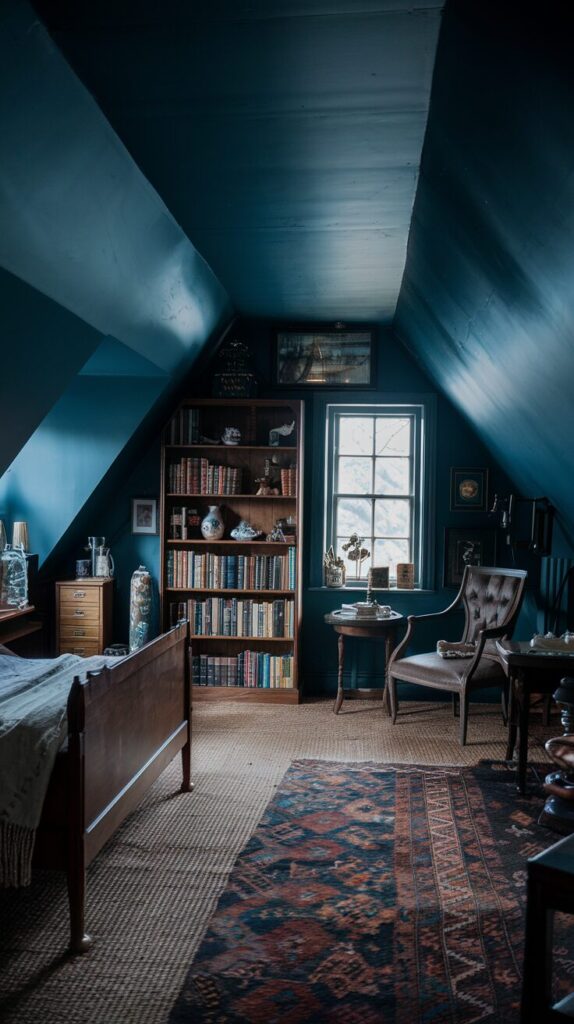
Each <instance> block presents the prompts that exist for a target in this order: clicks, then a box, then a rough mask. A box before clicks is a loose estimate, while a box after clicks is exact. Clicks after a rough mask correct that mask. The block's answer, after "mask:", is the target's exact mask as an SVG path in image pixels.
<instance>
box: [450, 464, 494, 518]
mask: <svg viewBox="0 0 574 1024" xmlns="http://www.w3.org/2000/svg"><path fill="white" fill-rule="evenodd" d="M487 502H488V470H487V469H458V468H452V469H451V471H450V510H451V512H459V511H460V510H461V509H469V510H472V511H474V512H486V509H487Z"/></svg>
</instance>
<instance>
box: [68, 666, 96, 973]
mask: <svg viewBox="0 0 574 1024" xmlns="http://www.w3.org/2000/svg"><path fill="white" fill-rule="evenodd" d="M72 694H75V695H76V694H77V695H78V696H79V698H80V699H78V700H76V701H74V703H73V704H72V703H71V700H69V701H68V793H69V801H68V865H67V882H68V902H69V905H70V952H71V953H85V952H86V950H87V949H89V948H90V946H91V944H92V940H91V939H90V936H89V935H87V934H86V930H85V906H86V850H85V845H84V844H85V830H84V829H85V777H86V771H85V757H84V721H85V716H84V706H83V700H82V699H81V698H82V697H83V692H82V689H81V686H80V683H79V682H78V680H77V679H75V680H74V682H73V684H72V689H71V691H70V698H71V696H72Z"/></svg>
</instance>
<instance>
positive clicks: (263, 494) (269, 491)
mask: <svg viewBox="0 0 574 1024" xmlns="http://www.w3.org/2000/svg"><path fill="white" fill-rule="evenodd" d="M255 483H256V484H259V490H258V491H255V497H256V498H268V497H270V496H271V495H273V494H279V488H278V487H274V486H273V485H272V483H271V480H270V478H269V477H268V476H258V477H255Z"/></svg>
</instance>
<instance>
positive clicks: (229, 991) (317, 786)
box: [170, 760, 568, 1024]
mask: <svg viewBox="0 0 574 1024" xmlns="http://www.w3.org/2000/svg"><path fill="white" fill-rule="evenodd" d="M554 840H555V837H553V836H552V835H550V834H549V833H548V831H547V830H545V829H543V828H541V827H538V826H537V825H536V807H535V805H534V804H533V802H532V801H529V800H524V799H519V800H517V799H516V792H515V780H514V773H513V772H511V771H509V770H508V767H507V766H506V765H505V764H504V763H500V762H498V763H493V762H485V763H484V765H481V766H479V767H478V768H474V769H473V768H471V769H459V768H415V767H408V766H404V765H403V766H398V767H389V766H381V765H373V764H355V765H350V764H325V763H324V762H320V761H304V760H303V761H299V762H296V763H295V764H293V765H292V767H291V768H290V769H289V771H288V772H287V774H286V776H285V779H284V780H283V782H282V784H281V786H280V788H279V790H278V792H277V793H276V795H275V797H274V798H273V800H272V801H271V803H270V805H269V807H268V809H267V811H266V812H265V815H264V817H263V820H262V822H261V823H260V825H259V827H258V828H257V830H256V832H255V835H254V836H253V837H252V839H251V840H250V842H249V843H248V845H247V847H246V849H245V850H244V851H243V853H242V854H241V856H240V858H239V860H238V862H237V864H236V866H235V867H234V869H233V872H232V874H231V878H230V880H229V883H228V885H227V888H226V890H225V893H224V895H223V896H222V897H221V899H220V901H219V906H218V909H217V912H216V914H215V915H214V917H213V919H212V921H211V923H210V925H209V929H208V931H207V934H206V936H205V938H204V940H203V942H202V944H201V947H200V949H199V952H198V954H197V956H196V958H195V962H194V965H193V966H192V968H191V970H190V972H189V974H188V977H187V979H186V982H185V985H184V988H183V991H182V994H181V996H180V998H179V1000H178V1003H177V1005H176V1007H175V1009H174V1012H173V1014H172V1016H171V1018H170V1021H171V1022H172V1024H188V1022H189V1024H191V1022H194V1024H207V1022H209V1024H216V1022H225V1024H244V1022H246V1021H248V1022H250V1024H274V1022H277V1024H279V1022H281V1024H318V1022H326V1021H332V1022H333V1024H334V1022H337V1024H359V1022H360V1024H379V1022H381V1021H384V1022H385V1024H399V1022H405V1024H407V1022H408V1024H414V1022H427V1021H428V1022H430V1021H433V1022H440V1024H475V1022H479V1021H480V1022H483V1024H495V1022H496V1024H501V1022H506V1021H507V1022H510V1021H516V1020H517V1015H518V1009H519V1001H520V985H521V965H522V948H523V932H524V928H523V912H524V889H525V885H524V883H525V872H524V867H525V861H526V858H527V857H528V856H529V855H531V854H532V853H534V852H538V851H539V850H541V849H543V848H545V847H546V846H548V845H550V844H551V843H552V842H553V841H554ZM555 966H556V970H557V973H558V977H559V978H560V973H561V968H562V970H563V971H564V969H565V968H567V967H568V964H567V962H566V961H565V958H564V951H563V954H562V958H561V957H560V956H558V957H557V960H556V964H555ZM565 991H568V986H567V985H566V987H565Z"/></svg>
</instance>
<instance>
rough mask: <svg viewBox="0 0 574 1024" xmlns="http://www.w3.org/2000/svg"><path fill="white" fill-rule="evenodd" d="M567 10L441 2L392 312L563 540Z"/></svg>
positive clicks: (573, 531)
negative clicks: (546, 510)
mask: <svg viewBox="0 0 574 1024" xmlns="http://www.w3.org/2000/svg"><path fill="white" fill-rule="evenodd" d="M573 15H574V8H573V7H572V4H565V3H559V2H554V0H550V2H547V3H545V4H544V5H537V6H536V7H534V6H529V5H528V4H504V3H500V2H498V0H455V2H448V3H447V6H446V9H445V14H444V23H443V28H442V31H441V37H440V42H439V49H438V54H437V60H436V67H435V77H434V81H433V91H432V98H431V108H430V115H429V122H428V127H427V135H426V142H425V147H424V151H423V159H422V165H421V175H420V180H419V187H418V191H417V198H416V201H415V206H414V213H413V220H412V226H411V233H410V238H409V246H408V256H407V264H406V270H405V275H404V279H403V285H402V289H401V293H400V298H399V303H398V309H397V316H396V321H395V327H396V330H397V332H398V334H399V336H400V337H401V339H402V340H403V341H404V342H405V343H406V344H407V346H408V347H409V349H410V350H411V351H412V352H413V353H415V354H416V357H417V359H418V360H419V361H420V363H421V365H422V366H424V367H425V368H426V370H427V371H428V373H429V375H430V377H431V379H432V380H433V381H435V382H436V385H437V386H438V387H440V388H441V390H443V391H444V392H445V393H446V394H447V395H449V397H450V398H451V399H452V401H453V403H454V404H455V405H456V406H457V407H458V408H459V409H460V411H461V413H462V414H463V415H464V417H465V418H467V419H468V420H469V421H470V422H471V423H472V424H473V426H474V427H475V429H476V431H477V433H478V434H479V435H480V436H481V437H482V439H483V440H484V442H485V443H486V445H487V446H488V448H489V449H490V451H491V452H492V453H493V455H494V456H495V457H496V458H497V459H498V460H499V462H500V464H501V465H502V466H504V467H506V469H507V471H508V472H509V473H510V474H511V475H512V477H513V478H514V480H515V482H516V484H517V486H518V487H520V489H521V492H522V494H523V495H530V496H539V495H546V496H548V497H549V498H550V499H551V501H552V502H553V503H554V505H555V506H556V509H557V516H558V521H559V526H561V528H562V533H563V536H562V541H564V540H565V541H566V544H567V546H568V547H569V548H570V551H572V548H571V546H570V538H571V537H572V535H574V489H573V488H572V476H573V472H574V449H573V447H572V443H571V439H572V436H574V402H573V401H572V395H573V391H574V341H573V339H574V289H573V288H572V266H573V255H572V239H573V238H574V62H573V60H572V52H571V41H572V38H573V31H572V30H573V27H574V24H573ZM564 531H566V532H565V534H564ZM557 536H558V534H557ZM562 541H561V544H562Z"/></svg>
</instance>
